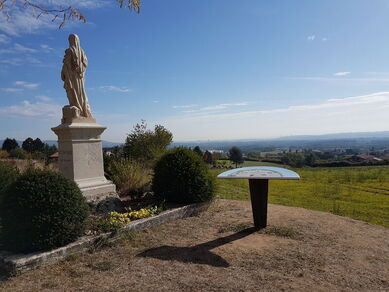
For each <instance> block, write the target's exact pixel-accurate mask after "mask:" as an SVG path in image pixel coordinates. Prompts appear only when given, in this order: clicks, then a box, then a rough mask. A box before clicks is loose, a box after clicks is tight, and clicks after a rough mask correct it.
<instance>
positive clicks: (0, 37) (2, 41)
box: [0, 33, 11, 44]
mask: <svg viewBox="0 0 389 292" xmlns="http://www.w3.org/2000/svg"><path fill="white" fill-rule="evenodd" d="M10 41H11V39H10V38H9V37H7V36H6V35H5V34H1V33H0V44H8V43H9V42H10Z"/></svg>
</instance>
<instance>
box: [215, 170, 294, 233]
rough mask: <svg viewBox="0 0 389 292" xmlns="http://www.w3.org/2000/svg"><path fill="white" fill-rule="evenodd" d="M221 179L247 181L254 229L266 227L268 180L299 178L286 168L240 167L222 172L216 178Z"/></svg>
mask: <svg viewBox="0 0 389 292" xmlns="http://www.w3.org/2000/svg"><path fill="white" fill-rule="evenodd" d="M217 178H221V179H245V178H246V179H248V180H249V186H250V197H251V207H252V210H253V218H254V226H255V228H256V229H261V228H265V227H266V225H267V198H268V189H269V180H270V179H278V180H299V179H300V176H299V175H298V174H297V173H295V172H294V171H291V170H289V169H286V168H281V167H271V166H253V167H242V168H236V169H232V170H228V171H226V172H223V173H221V174H219V175H218V176H217Z"/></svg>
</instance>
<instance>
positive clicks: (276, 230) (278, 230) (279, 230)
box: [260, 226, 300, 239]
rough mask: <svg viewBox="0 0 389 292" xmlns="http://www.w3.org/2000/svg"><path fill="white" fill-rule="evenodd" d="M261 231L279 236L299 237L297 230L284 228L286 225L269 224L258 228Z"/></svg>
mask: <svg viewBox="0 0 389 292" xmlns="http://www.w3.org/2000/svg"><path fill="white" fill-rule="evenodd" d="M260 232H261V233H264V234H268V235H275V236H280V237H288V238H292V239H297V238H299V235H300V233H298V232H297V231H295V230H293V229H291V228H286V227H276V226H269V227H267V228H265V229H263V230H260Z"/></svg>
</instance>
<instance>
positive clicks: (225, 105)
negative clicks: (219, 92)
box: [181, 102, 248, 113]
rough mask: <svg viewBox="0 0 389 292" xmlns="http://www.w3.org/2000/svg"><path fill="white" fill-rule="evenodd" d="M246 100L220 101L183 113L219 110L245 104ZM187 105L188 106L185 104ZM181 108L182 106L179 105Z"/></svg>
mask: <svg viewBox="0 0 389 292" xmlns="http://www.w3.org/2000/svg"><path fill="white" fill-rule="evenodd" d="M246 105H248V103H247V102H236V103H221V104H217V105H211V106H205V107H202V108H200V109H198V110H190V111H184V112H185V113H194V112H204V111H220V110H224V109H227V108H231V107H237V106H246ZM187 107H188V106H187ZM181 108H182V107H181Z"/></svg>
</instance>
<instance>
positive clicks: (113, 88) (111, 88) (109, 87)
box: [100, 85, 132, 93]
mask: <svg viewBox="0 0 389 292" xmlns="http://www.w3.org/2000/svg"><path fill="white" fill-rule="evenodd" d="M100 89H102V90H107V91H116V92H122V93H125V92H131V91H132V89H131V88H127V87H118V86H114V85H105V86H100Z"/></svg>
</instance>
